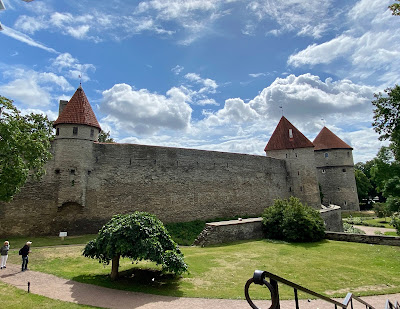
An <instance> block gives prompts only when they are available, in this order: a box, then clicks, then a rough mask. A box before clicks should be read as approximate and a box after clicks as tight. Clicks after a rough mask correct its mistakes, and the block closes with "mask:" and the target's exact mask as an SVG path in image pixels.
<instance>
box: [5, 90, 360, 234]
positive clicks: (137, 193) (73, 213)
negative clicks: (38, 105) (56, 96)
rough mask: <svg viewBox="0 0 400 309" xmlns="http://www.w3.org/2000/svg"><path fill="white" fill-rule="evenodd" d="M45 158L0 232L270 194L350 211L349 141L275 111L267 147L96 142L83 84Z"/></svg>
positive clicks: (201, 212) (234, 204)
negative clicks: (302, 127) (244, 149)
mask: <svg viewBox="0 0 400 309" xmlns="http://www.w3.org/2000/svg"><path fill="white" fill-rule="evenodd" d="M54 127H55V129H56V136H55V139H54V141H53V142H52V149H51V152H52V154H53V158H52V160H50V161H49V162H48V163H47V166H46V171H47V173H46V175H45V176H44V177H43V178H42V179H41V180H40V181H39V182H28V183H27V184H26V185H25V186H24V188H22V190H21V192H20V193H19V194H17V195H16V196H15V197H14V199H13V201H11V202H10V203H0V235H4V236H6V235H8V236H9V235H18V234H20V235H40V234H42V235H44V234H53V235H54V234H57V235H58V232H60V231H67V232H68V235H73V234H79V233H96V232H97V231H98V229H99V228H100V227H101V226H102V225H103V224H104V223H105V222H107V221H108V220H109V219H110V218H111V216H112V215H114V214H118V213H130V212H133V211H136V210H140V211H147V212H150V213H153V214H155V215H156V216H157V217H159V218H160V219H161V220H162V221H163V222H164V223H166V222H184V221H192V220H196V219H213V218H217V217H232V216H234V215H239V216H246V215H247V216H260V215H261V213H262V211H263V209H264V208H265V207H267V206H269V205H271V204H272V203H273V201H274V199H277V198H288V197H290V196H291V195H294V196H296V197H299V198H300V199H301V200H302V202H305V203H307V204H309V205H310V206H312V207H314V208H316V209H320V208H321V199H320V189H319V188H321V190H322V194H323V204H324V205H325V206H329V205H330V204H332V205H338V206H340V207H341V208H342V210H358V209H359V204H358V198H357V189H356V184H355V178H354V164H353V157H352V148H351V147H350V146H349V145H347V144H346V143H344V142H343V141H341V140H340V139H339V138H338V137H337V136H336V135H334V134H333V133H332V132H331V131H329V130H328V129H327V128H324V129H323V130H322V131H321V133H320V134H322V136H321V137H318V136H317V138H316V140H315V141H314V143H312V142H311V141H309V140H308V139H307V138H306V137H305V136H304V135H303V134H301V132H300V131H298V129H296V128H295V127H294V126H293V125H292V124H291V123H290V122H289V121H288V120H287V119H286V118H285V117H282V119H281V121H280V122H279V124H278V126H277V128H276V130H275V131H274V133H273V134H272V136H271V139H270V141H269V142H268V144H267V146H266V147H265V151H266V154H267V156H254V155H246V154H236V153H223V152H216V151H202V150H194V149H182V148H171V147H157V146H146V145H136V144H118V143H99V142H97V138H98V134H99V133H100V130H101V128H100V125H99V124H98V122H97V119H96V116H95V115H94V113H93V110H92V108H91V106H90V104H89V102H88V100H87V98H86V95H85V93H84V91H83V89H82V88H81V87H79V88H78V89H77V91H76V92H75V94H74V95H73V97H72V98H71V100H70V101H69V102H68V103H67V102H66V101H61V102H60V114H59V117H58V119H57V120H56V121H55V123H54Z"/></svg>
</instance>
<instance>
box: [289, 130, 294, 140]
mask: <svg viewBox="0 0 400 309" xmlns="http://www.w3.org/2000/svg"><path fill="white" fill-rule="evenodd" d="M289 138H293V130H292V129H289Z"/></svg>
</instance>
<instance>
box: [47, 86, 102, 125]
mask: <svg viewBox="0 0 400 309" xmlns="http://www.w3.org/2000/svg"><path fill="white" fill-rule="evenodd" d="M61 123H72V124H84V125H87V126H91V127H96V128H98V129H99V130H101V127H100V125H99V123H98V122H97V118H96V116H95V114H94V112H93V110H92V107H91V106H90V103H89V101H88V99H87V97H86V94H85V92H84V91H83V89H82V87H81V86H79V88H78V89H77V90H76V91H75V93H74V95H73V96H72V98H71V100H69V102H68V104H67V105H66V106H65V108H64V110H63V111H62V112H61V114H60V115H58V118H57V120H56V121H55V122H54V124H53V126H56V125H57V124H61Z"/></svg>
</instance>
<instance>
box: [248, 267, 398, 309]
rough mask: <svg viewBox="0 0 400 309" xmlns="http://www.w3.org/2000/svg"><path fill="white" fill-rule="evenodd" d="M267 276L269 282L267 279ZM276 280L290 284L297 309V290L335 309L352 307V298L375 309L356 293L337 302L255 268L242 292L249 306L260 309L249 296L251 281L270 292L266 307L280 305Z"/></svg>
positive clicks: (388, 306) (394, 307)
mask: <svg viewBox="0 0 400 309" xmlns="http://www.w3.org/2000/svg"><path fill="white" fill-rule="evenodd" d="M267 278H269V282H268V281H267ZM278 282H280V283H282V284H285V285H287V286H290V287H292V288H293V292H294V302H295V306H296V307H295V308H296V309H299V308H300V307H299V298H298V295H297V292H298V291H302V292H305V293H307V294H309V295H312V296H314V297H316V298H319V299H322V300H324V301H326V302H328V303H331V304H332V305H334V306H335V309H338V308H348V307H349V305H350V308H353V300H355V301H357V302H359V303H361V304H363V305H364V306H365V308H366V309H375V308H374V307H373V306H372V305H370V304H368V303H367V302H365V301H364V300H362V299H361V298H359V297H358V296H356V295H353V294H352V293H347V295H346V297H345V299H344V300H343V302H339V301H336V300H334V299H331V298H329V297H326V296H324V295H322V294H319V293H317V292H314V291H312V290H309V289H307V288H305V287H303V286H301V285H298V284H296V283H294V282H291V281H289V280H286V279H284V278H282V277H279V276H277V275H274V274H272V273H270V272H267V271H262V270H256V271H254V274H253V278H250V279H249V280H247V282H246V285H245V287H244V294H245V296H246V300H247V302H248V303H249V305H250V307H251V308H253V309H260V308H258V307H257V306H256V305H255V304H254V303H253V301H252V300H251V298H250V294H249V287H250V285H251V284H252V283H254V284H258V285H265V286H266V287H267V288H268V290H269V292H270V294H271V302H272V304H271V306H270V307H269V308H268V309H279V308H280V305H279V289H278ZM385 309H400V305H399V303H398V302H397V301H396V303H395V304H394V305H393V304H392V303H391V302H390V301H389V300H387V301H386V306H385Z"/></svg>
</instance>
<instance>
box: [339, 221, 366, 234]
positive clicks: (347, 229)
mask: <svg viewBox="0 0 400 309" xmlns="http://www.w3.org/2000/svg"><path fill="white" fill-rule="evenodd" d="M343 231H344V232H345V233H349V234H365V232H364V231H362V230H360V229H358V228H356V227H354V226H353V225H352V224H350V223H347V222H344V223H343Z"/></svg>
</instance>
